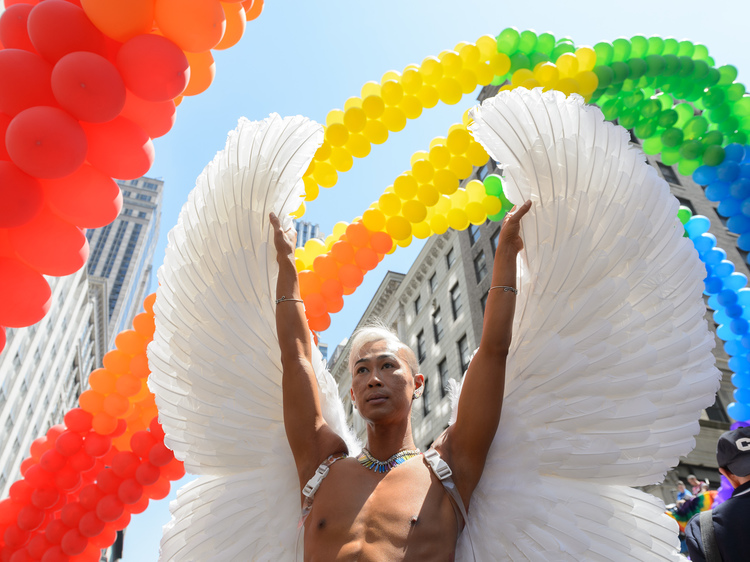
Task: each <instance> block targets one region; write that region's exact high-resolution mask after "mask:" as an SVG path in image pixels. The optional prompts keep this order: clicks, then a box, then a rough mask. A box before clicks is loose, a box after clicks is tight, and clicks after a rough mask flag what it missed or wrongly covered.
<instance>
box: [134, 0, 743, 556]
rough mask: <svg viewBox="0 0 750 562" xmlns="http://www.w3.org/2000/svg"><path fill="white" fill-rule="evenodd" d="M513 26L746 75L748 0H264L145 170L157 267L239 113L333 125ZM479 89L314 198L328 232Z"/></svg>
mask: <svg viewBox="0 0 750 562" xmlns="http://www.w3.org/2000/svg"><path fill="white" fill-rule="evenodd" d="M508 26H514V27H517V28H518V29H519V30H523V29H534V30H536V31H537V32H543V31H549V32H551V33H553V34H554V35H555V36H556V37H558V38H561V37H570V38H571V39H573V40H574V41H575V42H576V44H577V45H586V44H588V45H593V44H594V43H597V42H599V41H602V40H607V41H611V40H613V39H615V38H617V37H620V36H624V37H631V36H632V35H636V34H641V35H646V36H650V35H659V36H662V37H667V36H674V37H677V38H678V39H683V38H688V39H691V40H693V41H695V42H700V43H704V44H705V45H707V46H708V48H709V52H710V54H711V55H712V56H713V57H714V58H715V60H716V61H717V63H718V64H727V63H729V64H733V65H735V66H736V67H737V68H738V69H739V80H740V81H742V82H743V83H745V84H748V83H750V39H749V37H750V34H749V33H748V27H750V3H748V2H746V1H744V0H714V1H712V2H705V1H704V2H697V1H682V2H677V1H671V0H652V1H645V0H629V1H628V2H606V1H604V0H599V1H593V0H573V1H569V2H559V1H554V2H553V1H550V0H536V1H534V0H531V1H526V2H514V3H511V2H504V1H500V0H496V1H494V2H489V1H486V0H485V1H481V0H462V1H460V2H459V1H456V0H454V1H453V2H449V1H447V0H430V1H426V0H412V1H408V0H401V1H393V0H382V1H380V2H378V3H369V2H357V1H351V0H350V1H348V2H344V1H341V0H333V1H329V2H315V3H313V2H301V1H299V0H292V1H290V0H286V1H283V0H266V6H265V9H264V12H263V14H262V15H261V16H260V17H259V18H258V19H257V20H255V21H253V22H250V23H249V24H248V29H247V32H246V34H245V37H243V39H242V40H241V41H240V43H239V44H238V45H236V46H235V47H233V48H232V49H230V50H228V51H223V52H217V53H215V59H216V66H217V76H216V80H215V81H214V84H213V85H212V86H211V88H210V89H209V90H208V91H207V92H204V93H203V94H201V95H199V96H197V97H194V98H189V99H186V100H185V101H184V102H183V103H182V105H181V106H180V107H179V108H178V110H177V123H176V125H175V127H174V128H173V130H172V131H171V132H170V133H169V134H168V135H167V136H166V137H164V138H161V139H157V141H156V143H155V144H156V162H155V164H154V166H153V168H152V169H151V171H150V172H149V174H148V175H150V176H153V177H161V178H163V179H164V181H165V195H164V208H163V212H162V224H161V234H160V241H159V246H158V248H157V252H156V259H155V261H156V263H155V266H156V267H159V266H160V265H161V261H162V258H163V255H164V249H165V247H166V239H167V236H166V235H167V232H168V231H169V229H170V228H171V227H172V226H173V225H174V224H175V223H176V221H177V216H178V214H179V210H180V208H181V206H182V205H183V203H184V202H185V201H186V199H187V195H188V193H189V192H190V190H191V189H192V187H193V186H194V184H195V178H196V177H197V176H198V175H199V173H200V172H201V170H202V168H203V166H204V165H205V164H206V163H207V162H208V161H210V160H211V159H212V158H213V156H214V154H215V153H216V152H217V151H218V150H221V149H222V148H223V146H224V141H225V138H226V134H227V132H228V131H229V130H231V129H233V128H234V127H235V126H236V123H237V119H238V118H239V117H240V116H245V117H247V118H249V119H263V118H264V117H266V116H267V115H268V114H269V113H271V112H277V113H280V114H281V115H293V114H302V115H306V116H308V117H310V118H312V119H314V120H317V121H320V122H324V120H325V116H326V114H327V112H328V111H329V110H331V109H334V108H337V107H338V108H340V107H343V104H344V101H345V100H346V99H347V98H348V97H350V96H355V95H359V92H360V88H361V86H362V85H363V84H364V83H365V82H367V81H369V80H379V79H380V77H381V76H382V75H383V73H384V72H386V71H387V70H391V69H396V70H401V69H403V67H404V66H406V65H407V64H409V63H419V62H420V61H421V60H422V59H423V58H424V57H426V56H428V55H437V54H438V53H439V52H440V51H443V50H446V49H451V48H452V47H453V46H454V45H455V44H456V43H458V42H460V41H474V40H476V39H477V38H478V37H479V36H481V35H484V34H491V35H496V34H497V33H499V32H500V31H501V30H502V29H504V28H505V27H508ZM475 97H476V94H474V95H467V96H465V97H464V100H463V101H462V102H461V103H459V104H458V105H457V106H452V107H446V106H438V107H436V108H434V109H430V110H427V111H425V112H424V113H423V115H422V117H420V118H419V119H418V120H416V121H412V122H410V123H409V124H408V125H407V127H406V129H405V130H404V131H402V132H400V133H397V134H393V135H391V138H390V139H389V141H388V142H387V143H386V144H385V145H382V146H378V147H374V148H373V150H372V153H371V154H370V156H369V157H368V158H366V159H364V160H359V161H355V165H354V168H353V169H352V170H351V171H350V172H348V173H346V174H343V175H341V176H340V181H339V185H337V186H336V187H335V188H333V189H331V190H324V191H322V193H321V196H320V197H319V198H318V200H317V201H315V202H313V203H311V204H308V212H307V215H306V217H305V218H306V219H307V220H310V221H312V222H317V223H319V224H320V227H321V229H322V230H323V231H324V232H326V233H330V232H331V229H332V227H333V224H334V223H335V222H337V221H339V220H346V221H350V220H351V219H352V218H353V217H355V216H357V215H360V214H361V213H362V211H364V210H365V209H366V208H367V206H368V205H369V204H370V203H371V202H372V201H373V200H374V199H375V198H377V197H378V196H379V195H380V193H381V192H382V190H383V189H384V188H385V187H386V186H388V185H389V184H390V183H392V181H393V178H395V177H396V176H397V175H398V174H399V173H400V172H402V171H403V170H405V169H407V168H408V167H409V157H410V156H411V154H412V153H413V152H414V151H416V150H420V149H424V148H426V147H427V146H428V143H429V141H430V140H431V139H432V138H434V137H436V136H440V135H444V134H445V133H446V132H447V130H448V127H449V126H450V125H451V124H452V123H454V122H456V121H458V120H460V116H461V113H462V112H463V111H464V110H465V109H466V108H467V107H469V106H470V105H472V104H473V102H474V99H475ZM334 198H335V199H334ZM334 210H335V212H334ZM420 249H421V244H416V243H415V244H412V246H410V247H409V248H407V249H399V251H398V252H396V254H394V255H392V256H388V257H387V258H386V260H384V262H383V263H382V264H381V265H380V266H379V267H378V269H376V270H375V271H374V272H371V273H370V274H369V275H368V276H367V278H366V279H365V282H364V284H363V285H362V286H361V287H360V288H359V289H358V291H357V293H355V294H354V295H352V296H349V297H346V305H345V308H344V310H343V311H342V312H341V313H339V314H337V315H335V316H334V319H333V324H332V326H331V328H330V329H329V330H328V331H326V332H325V333H324V334H323V336H322V339H323V341H326V342H328V343H329V345H330V346H331V349H333V347H335V345H336V344H337V343H338V342H339V341H341V340H342V339H343V338H345V337H347V336H348V335H349V334H350V333H351V331H352V329H353V327H354V326H355V324H356V323H357V321H358V320H359V318H360V316H361V314H362V312H363V311H364V309H365V308H366V306H367V303H368V302H369V300H370V298H371V297H372V295H373V294H374V292H375V289H376V288H377V286H378V285H379V283H380V281H381V280H382V278H383V275H384V274H385V272H386V270H388V269H391V270H395V271H401V272H406V270H407V269H408V268H409V266H410V264H411V262H412V261H413V259H414V257H415V256H416V255H417V254H418V252H419V250H420ZM154 287H155V286H154ZM154 287H152V290H153V288H154ZM173 497H174V493H173V494H171V495H170V497H169V498H168V499H166V500H163V501H161V502H155V503H154V504H153V505H152V506H151V507H149V509H148V510H147V511H146V512H145V513H143V514H141V515H137V516H135V517H134V518H133V522H132V523H131V526H130V527H129V529H128V531H127V535H126V541H125V552H124V561H125V562H149V561H152V560H156V559H157V557H158V544H159V538H160V536H161V527H162V525H164V524H165V523H166V522H167V521H168V520H169V513H168V501H169V499H173Z"/></svg>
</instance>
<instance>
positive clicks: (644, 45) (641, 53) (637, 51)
mask: <svg viewBox="0 0 750 562" xmlns="http://www.w3.org/2000/svg"><path fill="white" fill-rule="evenodd" d="M647 51H648V39H646V38H645V37H644V36H643V35H634V36H633V37H631V38H630V56H631V57H638V58H643V57H645V56H646V52H647Z"/></svg>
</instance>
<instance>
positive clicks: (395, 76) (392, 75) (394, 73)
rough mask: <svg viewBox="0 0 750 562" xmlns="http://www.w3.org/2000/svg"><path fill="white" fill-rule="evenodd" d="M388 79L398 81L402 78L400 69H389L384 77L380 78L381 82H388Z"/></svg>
mask: <svg viewBox="0 0 750 562" xmlns="http://www.w3.org/2000/svg"><path fill="white" fill-rule="evenodd" d="M388 80H395V81H396V82H398V81H399V80H401V73H400V72H399V71H398V70H387V71H386V73H385V74H383V77H382V78H381V79H380V83H381V84H382V83H383V82H387V81H388Z"/></svg>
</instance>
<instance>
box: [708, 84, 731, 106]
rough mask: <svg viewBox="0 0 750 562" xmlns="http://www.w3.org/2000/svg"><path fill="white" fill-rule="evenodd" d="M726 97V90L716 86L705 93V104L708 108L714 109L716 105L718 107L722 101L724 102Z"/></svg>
mask: <svg viewBox="0 0 750 562" xmlns="http://www.w3.org/2000/svg"><path fill="white" fill-rule="evenodd" d="M725 97H726V95H725V94H724V90H722V89H721V88H717V87H715V86H714V87H713V88H710V89H709V90H708V91H707V92H706V93H704V94H703V106H704V107H705V108H706V109H713V108H714V107H718V106H720V105H721V104H722V103H724V98H725Z"/></svg>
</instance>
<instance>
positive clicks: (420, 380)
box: [414, 373, 424, 390]
mask: <svg viewBox="0 0 750 562" xmlns="http://www.w3.org/2000/svg"><path fill="white" fill-rule="evenodd" d="M423 385H424V375H423V374H422V373H417V374H416V375H414V390H416V389H418V388H419V387H421V386H423Z"/></svg>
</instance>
